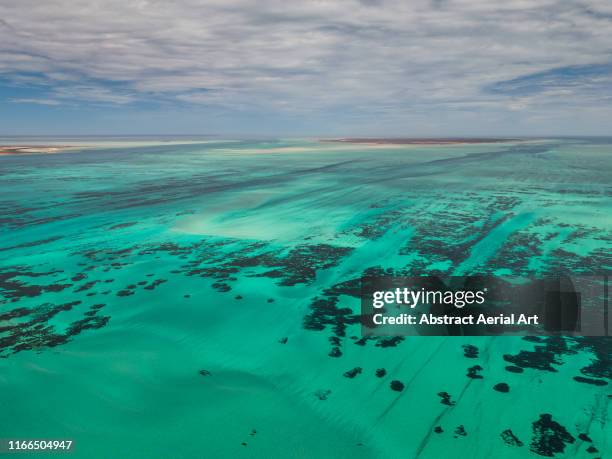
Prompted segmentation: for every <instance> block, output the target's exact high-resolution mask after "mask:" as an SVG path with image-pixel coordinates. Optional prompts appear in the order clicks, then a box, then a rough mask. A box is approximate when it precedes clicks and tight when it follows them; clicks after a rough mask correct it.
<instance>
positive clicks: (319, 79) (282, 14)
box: [0, 0, 612, 117]
mask: <svg viewBox="0 0 612 459" xmlns="http://www.w3.org/2000/svg"><path fill="white" fill-rule="evenodd" d="M0 17H1V18H3V19H2V21H0V76H1V75H4V76H5V78H8V79H9V80H16V79H19V78H22V79H23V78H28V76H29V77H31V78H40V76H41V75H42V76H43V78H44V80H45V84H47V85H48V86H49V95H50V97H52V99H53V100H55V99H61V100H82V101H89V102H100V103H111V104H128V103H130V102H134V101H138V100H147V101H151V100H153V101H156V100H159V101H177V102H181V103H189V104H203V105H206V106H218V107H224V108H229V109H249V108H250V109H258V108H261V109H266V110H275V111H289V112H291V111H293V112H300V113H308V112H310V113H320V112H325V111H326V110H331V109H334V108H338V107H344V108H347V107H354V108H355V109H356V110H357V111H359V110H363V111H368V110H372V111H377V112H384V113H386V114H387V115H388V116H400V117H401V116H405V115H406V114H407V113H414V112H419V111H420V112H427V111H431V112H439V111H441V110H473V109H476V108H480V109H482V110H489V111H491V110H499V111H501V112H503V111H525V110H529V109H530V108H532V107H537V109H538V110H543V109H545V107H546V106H547V105H548V104H551V105H554V106H557V105H558V104H559V103H560V102H561V101H565V102H566V103H568V104H574V105H577V106H585V104H587V105H589V106H591V105H593V106H596V105H598V104H601V101H599V100H598V99H597V97H585V96H586V95H588V94H589V91H591V92H592V91H593V88H592V87H591V88H590V89H588V88H586V86H588V85H587V84H585V85H584V87H583V86H582V85H581V83H580V81H577V82H576V84H574V85H572V86H571V87H570V86H568V87H567V88H564V89H565V90H566V91H567V92H565V93H559V92H554V91H552V92H550V93H547V92H546V91H542V93H540V94H534V95H531V94H530V95H529V98H521V97H518V98H517V97H516V95H506V94H503V93H491V92H490V91H487V88H489V87H490V86H491V85H493V84H495V83H497V82H500V81H507V80H512V79H515V78H518V77H521V76H523V75H529V74H533V73H536V72H543V71H548V70H551V69H555V68H562V67H567V66H576V65H590V64H601V63H608V62H610V61H611V56H612V53H611V51H612V19H611V17H612V8H611V7H610V2H609V1H607V0H592V1H586V0H542V1H537V0H510V1H506V2H491V1H488V0H446V1H425V0H415V1H410V2H406V1H399V0H398V1H389V2H383V1H376V2H374V1H361V2H358V1H353V0H327V1H325V0H319V1H292V2H286V1H280V0H262V1H245V0H237V1H232V2H227V1H223V0H211V1H196V0H177V1H174V2H163V1H155V0H150V1H149V0H139V1H126V0H98V1H90V2H74V1H70V0H46V1H44V2H41V1H39V0H20V1H19V2H2V3H0ZM22 81H23V80H22ZM23 84H26V83H23Z"/></svg>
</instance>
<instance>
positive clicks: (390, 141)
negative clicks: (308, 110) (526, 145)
mask: <svg viewBox="0 0 612 459" xmlns="http://www.w3.org/2000/svg"><path fill="white" fill-rule="evenodd" d="M321 140H323V141H325V142H344V143H366V144H374V145H458V144H477V143H503V142H516V141H519V140H520V139H516V138H514V139H511V138H480V137H471V138H470V137H466V138H461V137H447V138H440V139H435V138H426V137H423V138H384V137H382V138H378V137H363V138H361V137H349V138H341V139H321Z"/></svg>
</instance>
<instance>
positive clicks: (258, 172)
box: [0, 139, 612, 459]
mask: <svg viewBox="0 0 612 459" xmlns="http://www.w3.org/2000/svg"><path fill="white" fill-rule="evenodd" d="M60 143H61V142H60ZM77 143H78V142H77ZM611 177H612V139H539V140H537V139H533V140H529V141H522V142H506V143H490V144H471V145H467V144H466V145H448V146H381V145H378V146H374V145H359V144H348V143H332V142H318V141H313V140H275V141H211V140H209V141H205V142H204V141H202V142H196V143H184V144H166V143H161V142H160V143H158V144H140V145H139V144H129V145H123V146H121V145H117V144H104V143H99V144H98V145H97V147H96V148H88V149H83V150H82V151H81V150H79V151H71V152H67V153H60V154H47V155H40V154H36V155H26V156H22V155H14V156H3V157H0V208H1V211H0V295H1V296H0V438H4V439H10V438H15V439H25V438H33V439H35V438H44V439H55V438H57V439H72V440H74V442H75V449H74V451H73V452H72V453H70V456H69V457H75V458H77V457H78V458H81V457H83V458H107V457H126V458H158V457H159V458H189V457H203V458H217V457H231V458H240V457H245V458H290V457H299V458H344V457H347V458H348V457H350V458H432V459H439V458H443V457H458V458H464V457H465V458H491V457H494V458H525V457H572V458H574V457H577V458H596V457H602V458H603V457H611V451H612V435H611V433H612V428H611V425H610V394H611V391H610V377H611V375H610V372H611V366H610V351H611V349H612V342H611V341H610V339H609V338H561V337H556V338H527V339H525V338H520V337H406V338H405V339H403V340H402V339H400V340H390V339H382V338H379V339H374V338H372V339H367V340H364V339H362V338H361V334H360V327H359V324H358V314H359V299H358V298H357V295H358V286H357V281H358V279H359V278H360V276H361V275H362V274H363V273H364V272H370V273H371V272H375V273H383V272H384V273H386V274H404V275H425V274H432V273H444V274H455V275H469V274H476V273H492V274H500V275H502V274H503V275H506V274H516V275H524V274H543V273H558V272H565V273H572V274H602V273H604V274H605V273H609V272H610V266H611V238H612V198H611V195H612V194H611V191H612V187H611V182H612V181H611ZM383 369H384V371H378V374H377V370H383ZM392 381H400V382H401V383H402V384H403V387H404V388H403V390H402V391H397V390H393V389H392V388H391V386H392V384H391V382H392ZM500 383H505V384H506V385H507V389H508V390H507V391H503V390H501V391H500V390H499V388H500V387H505V386H503V385H502V386H499V384H500ZM494 386H497V390H496V389H494ZM39 456H40V453H38V454H34V453H32V454H28V453H20V455H16V456H15V457H39Z"/></svg>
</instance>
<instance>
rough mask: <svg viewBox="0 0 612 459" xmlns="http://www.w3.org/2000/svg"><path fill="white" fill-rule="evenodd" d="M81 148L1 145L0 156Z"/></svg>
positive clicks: (58, 151) (72, 146)
mask: <svg viewBox="0 0 612 459" xmlns="http://www.w3.org/2000/svg"><path fill="white" fill-rule="evenodd" d="M75 148H79V147H77V146H74V145H71V146H68V145H0V155H33V154H41V153H42V154H53V153H61V152H64V151H66V150H69V149H75Z"/></svg>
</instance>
